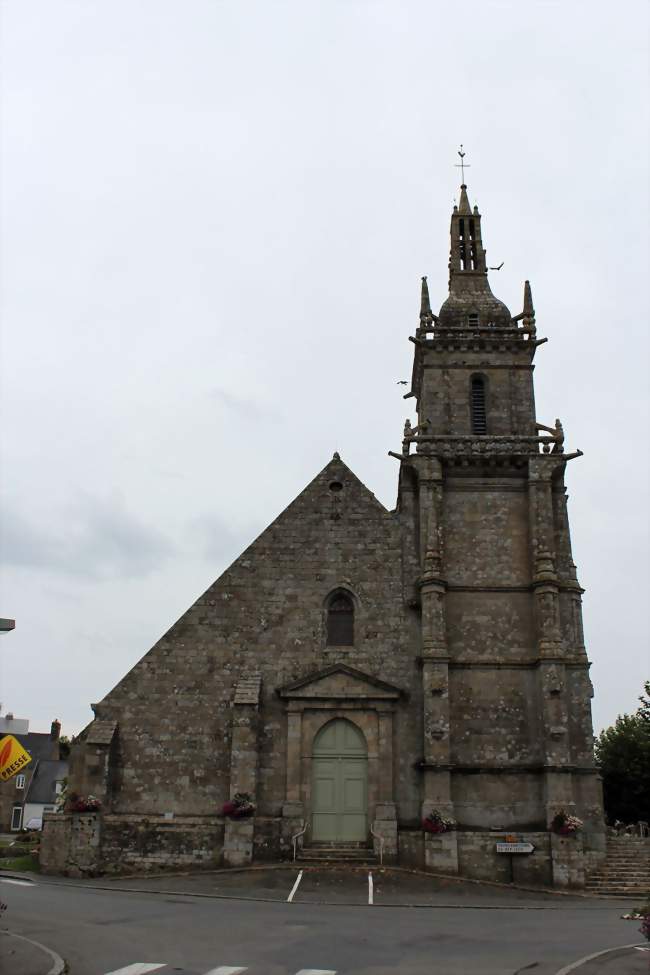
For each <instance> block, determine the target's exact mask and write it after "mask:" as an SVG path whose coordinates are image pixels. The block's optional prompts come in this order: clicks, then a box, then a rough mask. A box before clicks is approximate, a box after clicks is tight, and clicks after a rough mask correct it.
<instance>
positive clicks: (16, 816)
mask: <svg viewBox="0 0 650 975" xmlns="http://www.w3.org/2000/svg"><path fill="white" fill-rule="evenodd" d="M22 818H23V807H22V806H14V808H13V809H12V810H11V828H12V829H13V830H17V829H20V823H21V820H22Z"/></svg>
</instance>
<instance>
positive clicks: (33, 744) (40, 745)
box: [14, 731, 56, 762]
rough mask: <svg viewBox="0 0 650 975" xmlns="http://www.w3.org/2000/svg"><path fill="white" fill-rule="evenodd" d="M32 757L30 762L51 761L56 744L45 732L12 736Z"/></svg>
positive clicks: (31, 732)
mask: <svg viewBox="0 0 650 975" xmlns="http://www.w3.org/2000/svg"><path fill="white" fill-rule="evenodd" d="M14 738H17V739H18V741H19V742H20V744H21V745H22V746H23V748H24V749H25V750H26V751H28V752H29V754H30V755H31V756H32V761H34V762H36V761H38V760H40V759H51V758H52V752H53V750H54V747H55V744H56V742H54V741H52V738H51V737H50V735H49V734H47V733H46V732H38V731H30V732H28V734H26V735H14Z"/></svg>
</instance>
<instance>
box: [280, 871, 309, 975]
mask: <svg viewBox="0 0 650 975" xmlns="http://www.w3.org/2000/svg"><path fill="white" fill-rule="evenodd" d="M301 880H302V870H301V871H300V873H299V874H298V876H297V877H296V882H295V884H294V885H293V887H292V888H291V893H290V894H289V896H288V897H287V903H288V904H290V903H291V901H292V900H293V898H294V895H295V893H296V891H297V890H298V887H299V886H300V881H301ZM307 971H308V969H307V968H305V972H307ZM314 971H316V969H314ZM298 975H300V972H298Z"/></svg>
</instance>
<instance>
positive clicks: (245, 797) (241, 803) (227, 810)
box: [221, 792, 255, 819]
mask: <svg viewBox="0 0 650 975" xmlns="http://www.w3.org/2000/svg"><path fill="white" fill-rule="evenodd" d="M254 812H255V805H254V803H253V801H252V800H251V797H250V794H249V793H248V792H238V793H237V794H236V795H234V796H233V797H232V799H229V800H228V802H224V804H223V806H222V809H221V815H222V816H228V818H229V819H248V817H249V816H252V815H253V814H254Z"/></svg>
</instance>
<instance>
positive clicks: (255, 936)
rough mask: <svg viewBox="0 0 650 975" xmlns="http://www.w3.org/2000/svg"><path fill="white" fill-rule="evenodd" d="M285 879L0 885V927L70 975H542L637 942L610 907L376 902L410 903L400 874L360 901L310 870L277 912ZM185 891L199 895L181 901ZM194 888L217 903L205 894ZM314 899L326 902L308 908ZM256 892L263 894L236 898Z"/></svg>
mask: <svg viewBox="0 0 650 975" xmlns="http://www.w3.org/2000/svg"><path fill="white" fill-rule="evenodd" d="M295 879H296V873H292V872H286V871H280V872H277V873H274V874H271V873H270V872H269V873H268V874H265V875H258V876H257V877H256V878H253V879H251V875H242V874H240V875H233V876H232V878H226V879H225V880H224V879H222V877H212V878H205V877H203V878H198V879H197V880H196V881H194V880H193V879H192V878H170V879H168V880H167V881H166V882H165V886H166V887H167V889H166V890H165V891H164V892H163V893H159V894H155V893H153V888H155V887H156V886H158V887H160V886H163V885H161V883H160V882H157V881H155V880H151V881H137V882H133V883H134V884H138V885H139V886H149V887H150V888H151V891H147V892H135V891H121V890H115V889H110V890H97V889H92V888H90V887H78V886H72V885H70V884H61V885H57V884H53V883H51V882H49V881H48V880H47V879H45V878H37V879H36V882H35V883H34V884H33V885H26V886H23V885H16V884H8V883H7V881H6V879H5V880H3V879H2V878H0V896H1V898H2V899H3V900H5V901H7V902H8V904H9V909H8V911H7V912H6V916H5V917H4V918H3V922H2V927H4V928H8V929H10V930H12V931H14V932H16V933H18V934H23V935H26V936H27V937H31V938H34V939H35V940H37V941H39V942H41V943H43V944H45V945H48V946H49V947H50V948H52V949H54V950H55V951H57V952H58V953H59V954H60V955H62V956H63V957H64V958H65V959H66V960H67V961H68V963H69V966H70V973H71V975H106V973H109V972H115V971H116V970H119V969H121V968H127V966H131V965H135V964H136V963H148V964H150V965H160V966H161V967H160V968H157V969H156V970H157V971H158V972H160V975H172V973H173V972H174V971H175V972H176V973H179V975H205V973H208V972H210V973H212V975H244V973H245V975H296V973H298V972H304V973H313V972H317V973H318V972H320V973H323V975H324V973H331V975H334V973H336V975H394V973H399V975H515V973H521V975H524V973H526V975H528V973H529V972H530V975H555V973H556V972H557V971H558V970H559V969H561V968H562V967H563V966H566V965H568V964H570V963H571V962H573V961H575V960H576V959H578V958H581V957H583V956H585V955H589V954H592V953H593V952H596V951H599V950H600V949H605V948H612V947H616V946H620V945H625V944H630V943H632V942H640V941H641V936H640V935H639V934H638V932H637V928H638V922H629V921H628V922H626V921H622V920H620V915H621V914H622V913H624V911H625V910H627V909H628V908H629V907H630V906H631V905H630V904H629V903H626V902H622V901H601V900H599V901H593V900H586V899H578V898H570V899H567V898H561V899H560V898H555V897H552V896H544V895H541V896H540V895H533V894H525V893H522V892H516V891H505V892H504V891H497V890H495V889H494V888H485V887H474V888H473V889H472V888H470V887H469V886H466V885H462V884H456V885H454V886H450V885H446V884H443V886H442V888H439V887H437V886H436V882H435V881H434V880H433V879H432V880H431V881H429V879H428V878H427V879H426V880H423V881H421V880H420V878H418V879H417V881H416V887H417V885H418V884H426V885H427V890H428V891H429V892H432V894H431V898H430V903H428V904H426V906H421V907H382V906H381V903H380V902H381V899H382V897H385V895H384V894H383V893H382V891H383V890H384V889H385V888H386V887H387V888H388V889H389V890H390V891H391V895H390V896H391V897H393V898H394V897H395V896H398V894H399V895H404V896H406V897H408V898H411V900H414V899H416V898H415V895H414V893H413V891H412V890H410V888H409V884H410V881H409V880H408V879H405V880H404V882H403V884H402V888H403V889H401V890H398V891H397V893H396V890H397V888H399V887H400V882H399V879H398V880H395V878H386V879H385V880H382V878H381V877H379V878H377V882H376V883H375V884H374V890H373V894H374V895H376V896H375V897H374V899H375V903H374V904H373V905H369V904H368V902H367V901H368V885H367V875H363V874H358V875H353V876H349V877H346V878H342V879H341V878H339V880H337V881H335V880H334V879H333V878H332V877H331V876H326V875H314V874H312V875H310V876H307V875H306V876H305V886H304V889H303V888H302V884H301V885H300V887H299V888H298V891H297V892H296V895H295V900H294V902H293V903H290V904H289V903H286V900H285V897H286V896H288V894H289V891H290V889H291V887H292V886H293V883H294V881H295ZM337 884H338V886H336V885H337ZM109 885H110V884H107V886H109ZM193 887H194V888H195V894H199V893H201V892H202V893H203V894H204V896H188V894H187V893H186V892H187V891H190V890H192V889H193ZM206 887H207V888H210V889H211V890H212V892H215V891H217V892H219V893H220V894H221V897H218V898H215V897H213V896H206V894H207V895H209V894H210V892H211V890H210V889H206ZM357 887H358V888H359V889H358V890H357ZM319 888H320V890H319ZM417 890H419V891H420V892H419V893H418V894H417V896H418V897H420V898H421V896H422V893H423V891H422V890H420V888H419V887H417ZM183 891H185V893H184V892H183ZM461 891H462V894H461V893H460V892H461ZM315 893H317V894H318V899H326V898H332V899H334V900H336V901H338V902H337V903H335V904H323V903H319V902H318V900H317V899H315ZM256 895H259V896H262V897H267V896H269V897H271V900H269V901H254V900H246V899H240V898H242V897H251V896H256ZM235 898H238V899H235ZM274 898H275V899H274ZM145 971H146V969H140V970H138V969H136V968H133V969H131V971H130V972H129V973H128V975H140V973H142V975H144V972H145ZM150 971H152V972H153V971H154V969H153V968H152V969H150ZM620 971H621V973H623V972H624V971H625V968H621V969H620ZM630 971H632V969H630ZM634 971H636V969H634ZM608 972H609V970H608ZM576 975H579V973H576Z"/></svg>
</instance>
